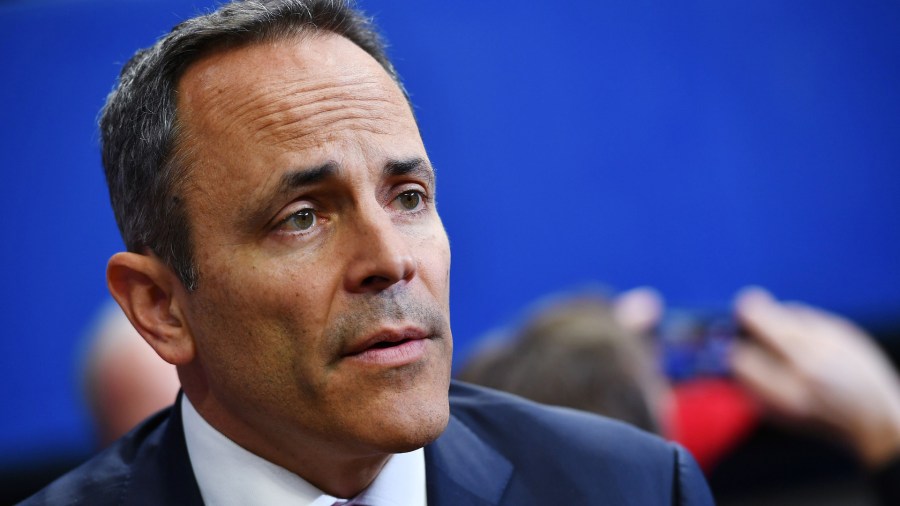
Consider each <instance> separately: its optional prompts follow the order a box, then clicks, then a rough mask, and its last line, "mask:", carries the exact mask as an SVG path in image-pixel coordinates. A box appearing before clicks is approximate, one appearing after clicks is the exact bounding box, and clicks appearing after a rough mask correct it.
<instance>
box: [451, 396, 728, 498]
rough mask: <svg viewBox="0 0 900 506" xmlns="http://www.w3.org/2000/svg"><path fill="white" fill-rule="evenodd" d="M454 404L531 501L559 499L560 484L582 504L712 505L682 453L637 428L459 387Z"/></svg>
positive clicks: (700, 478)
mask: <svg viewBox="0 0 900 506" xmlns="http://www.w3.org/2000/svg"><path fill="white" fill-rule="evenodd" d="M450 402H451V413H452V414H453V416H454V417H455V418H457V419H458V420H459V421H460V422H461V423H462V424H464V425H465V426H466V427H467V428H468V429H469V430H471V431H472V432H473V433H475V434H476V435H477V436H478V437H479V438H480V439H481V440H482V441H484V442H485V444H487V445H489V446H491V447H492V448H494V449H495V450H496V451H498V452H499V453H500V454H502V455H503V456H504V457H505V458H506V459H508V460H509V461H510V462H511V463H512V465H513V466H514V467H515V468H516V474H517V475H518V478H519V482H520V484H521V488H522V489H523V490H527V493H528V494H530V495H532V496H534V495H542V494H548V496H550V497H557V496H558V494H559V493H560V490H559V489H558V486H557V484H559V483H566V484H568V486H570V487H572V489H571V490H572V491H574V492H573V493H574V494H575V495H574V497H575V498H577V500H579V501H580V500H597V499H598V498H603V500H606V501H612V502H613V503H615V504H656V503H659V502H660V501H665V503H666V504H712V499H711V497H710V495H709V491H708V488H707V485H706V481H705V479H704V478H703V476H702V473H701V472H700V470H699V468H698V467H697V465H696V463H695V462H694V460H693V458H692V457H691V456H690V455H689V454H688V453H687V452H686V451H685V450H684V449H683V448H681V447H680V446H678V445H676V444H673V443H670V442H667V441H664V440H663V439H661V438H660V437H658V436H656V435H653V434H650V433H647V432H644V431H642V430H640V429H637V428H635V427H633V426H631V425H628V424H625V423H622V422H619V421H616V420H612V419H609V418H605V417H601V416H597V415H593V414H590V413H585V412H581V411H576V410H572V409H567V408H559V407H551V406H545V405H541V404H537V403H534V402H531V401H528V400H525V399H522V398H520V397H517V396H514V395H510V394H506V393H502V392H497V391H494V390H490V389H486V388H481V387H476V386H473V385H468V384H465V383H459V382H454V383H453V384H452V385H451V389H450ZM541 484H544V485H541ZM515 487H516V485H515V484H513V485H512V488H513V489H514V488H515ZM567 493H568V492H567ZM648 501H649V502H648Z"/></svg>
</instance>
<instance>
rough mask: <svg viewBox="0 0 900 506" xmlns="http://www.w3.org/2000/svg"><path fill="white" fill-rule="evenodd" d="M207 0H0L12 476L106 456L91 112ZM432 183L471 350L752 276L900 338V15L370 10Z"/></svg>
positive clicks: (692, 297) (100, 232)
mask: <svg viewBox="0 0 900 506" xmlns="http://www.w3.org/2000/svg"><path fill="white" fill-rule="evenodd" d="M212 3H213V2H202V1H175V0H168V1H150V0H143V1H141V0H128V1H123V0H102V1H101V0H95V1H87V0H68V1H62V0H59V1H46V0H45V1H30V2H24V1H18V2H16V1H13V2H9V1H7V2H5V3H2V4H0V28H2V29H0V54H2V56H3V63H2V64H3V77H2V79H0V100H2V102H0V103H2V104H3V105H2V106H0V111H2V121H0V139H2V143H3V144H2V147H3V149H2V150H0V167H2V171H3V179H2V184H0V237H2V240H0V244H2V246H0V254H2V257H0V260H2V265H3V270H2V273H3V279H2V281H3V284H2V287H3V288H2V295H0V297H2V299H0V308H2V314H3V325H2V327H0V328H2V330H0V332H2V335H0V394H2V397H0V399H2V405H3V415H2V416H0V464H2V465H19V464H21V463H23V462H27V461H29V460H36V459H40V458H44V457H45V456H47V455H48V454H54V455H59V454H81V453H86V452H87V451H89V449H90V445H91V440H90V437H89V430H88V424H87V421H86V418H85V414H84V411H83V408H82V407H81V404H80V398H79V393H78V384H77V356H78V353H79V350H80V346H81V343H82V341H83V334H84V332H85V329H86V327H87V326H88V324H89V323H90V321H91V319H92V317H93V315H94V314H95V312H96V310H97V309H98V307H99V306H100V304H101V303H102V301H103V300H104V297H105V294H106V288H105V283H104V270H105V265H106V259H107V258H108V257H109V255H110V254H112V253H113V252H115V251H118V250H120V249H121V248H122V246H121V241H120V239H119V237H118V233H117V230H116V227H115V223H114V220H113V217H112V213H111V211H110V209H109V204H108V198H107V193H106V188H105V183H104V180H103V175H102V170H101V167H100V162H99V153H98V140H97V139H98V134H97V133H96V126H95V124H96V117H97V112H98V111H99V109H100V107H101V106H102V104H103V101H104V98H105V96H106V93H107V92H108V91H109V90H110V88H111V86H112V84H113V82H114V79H115V77H116V75H117V74H118V71H119V68H120V67H121V64H122V63H124V62H125V61H126V60H127V59H128V58H129V57H130V55H131V54H132V53H133V51H134V50H135V49H136V48H138V47H143V46H146V45H149V44H151V43H152V42H153V41H154V40H155V38H156V37H157V36H159V35H161V34H162V33H163V32H165V31H166V30H168V29H169V28H170V27H171V26H172V25H174V24H175V23H177V22H178V21H179V20H181V19H183V18H184V17H186V16H188V15H191V14H193V13H195V12H196V11H197V9H198V8H202V7H207V6H209V5H212ZM362 6H363V7H364V8H365V9H366V10H367V11H368V12H370V13H371V14H373V15H374V16H375V17H376V20H377V21H378V22H379V23H380V25H381V26H382V28H383V29H384V31H385V33H386V35H387V38H388V40H389V42H390V43H391V45H392V48H391V55H392V56H393V57H394V59H395V61H396V65H397V67H398V69H399V71H400V73H401V75H402V76H403V77H404V78H405V81H406V83H407V87H408V88H409V90H410V91H411V92H412V97H413V100H414V102H415V103H416V106H417V114H418V116H419V119H420V124H421V128H422V133H423V136H424V138H425V142H426V146H427V147H428V148H429V152H430V156H431V158H432V161H433V162H434V164H435V166H436V167H437V171H438V179H439V194H438V201H439V207H440V210H441V214H442V216H443V218H444V221H445V225H446V228H447V230H448V233H449V235H450V238H451V244H452V248H453V274H452V284H453V286H452V290H451V291H452V301H451V303H452V306H453V327H454V336H455V339H456V342H457V350H456V358H457V361H460V360H461V359H463V358H464V357H465V356H466V354H467V353H469V352H470V351H471V350H472V346H473V344H474V342H475V340H476V339H477V338H478V337H479V336H480V335H482V334H484V333H485V332H486V331H488V330H490V329H492V328H494V327H496V326H498V325H503V324H504V323H506V322H508V321H509V320H510V319H512V318H516V317H517V316H519V315H520V314H521V311H522V308H523V307H525V306H526V305H528V304H529V303H530V302H532V301H533V300H535V299H536V298H538V297H541V296H543V295H544V294H546V293H548V292H556V291H559V290H564V289H571V288H577V287H580V286H583V285H585V284H588V283H594V282H602V283H605V284H607V285H609V286H612V287H615V288H617V289H625V288H630V287H633V286H637V285H642V284H649V285H653V286H656V287H657V288H659V289H660V291H661V292H662V293H663V294H664V295H665V296H666V298H667V299H668V300H669V301H670V303H671V304H673V305H676V306H679V307H718V308H724V307H726V306H727V304H728V301H729V300H730V298H731V297H732V295H733V294H734V292H735V290H737V289H738V288H739V287H741V286H743V285H745V284H748V283H756V284H761V285H764V286H767V287H769V288H771V289H772V290H773V291H774V292H775V293H776V295H778V296H781V297H786V298H796V299H802V300H805V301H808V302H811V303H814V304H817V305H820V306H824V307H826V308H828V309H831V310H835V311H839V312H842V313H844V314H847V315H849V316H851V317H853V318H855V319H857V320H859V321H861V322H862V323H864V324H866V325H868V326H870V327H882V328H883V327H890V328H895V329H896V328H900V311H898V310H900V221H898V217H900V197H898V194H900V172H898V169H900V30H898V29H897V27H898V26H900V3H898V2H896V1H893V0H881V1H856V2H821V1H813V0H798V1H791V2H784V1H780V0H779V1H775V0H759V1H753V2H720V1H715V0H694V1H686V2H678V3H677V5H676V4H673V3H670V2H664V1H658V0H643V1H634V0H629V1H624V0H611V1H603V2H596V1H581V2H560V3H552V2H544V1H537V0H524V1H523V0H519V1H493V2H483V1H475V0H471V1H458V2H422V1H415V0H403V1H400V0H393V1H387V0H368V1H365V0H363V2H362Z"/></svg>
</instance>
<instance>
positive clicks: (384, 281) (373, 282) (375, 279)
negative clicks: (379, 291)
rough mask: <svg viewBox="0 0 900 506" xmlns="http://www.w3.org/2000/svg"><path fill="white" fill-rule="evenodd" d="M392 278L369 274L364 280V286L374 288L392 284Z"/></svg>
mask: <svg viewBox="0 0 900 506" xmlns="http://www.w3.org/2000/svg"><path fill="white" fill-rule="evenodd" d="M390 284H391V280H389V279H388V278H386V277H384V276H369V277H367V278H365V279H363V280H362V286H363V287H364V288H374V287H377V286H380V285H384V286H387V285H390Z"/></svg>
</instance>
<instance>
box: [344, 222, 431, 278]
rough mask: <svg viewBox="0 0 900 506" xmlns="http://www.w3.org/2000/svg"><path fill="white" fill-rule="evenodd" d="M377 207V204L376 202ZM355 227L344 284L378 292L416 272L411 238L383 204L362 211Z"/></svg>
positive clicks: (412, 275)
mask: <svg viewBox="0 0 900 506" xmlns="http://www.w3.org/2000/svg"><path fill="white" fill-rule="evenodd" d="M373 207H374V206H373ZM361 214H362V216H360V217H358V218H357V219H356V220H354V221H355V224H354V226H353V227H352V238H347V239H348V242H347V243H345V244H346V245H347V247H348V248H352V251H351V260H350V264H349V265H348V267H347V273H346V277H345V281H344V282H345V288H346V290H347V291H348V292H351V293H365V292H372V293H377V292H381V291H383V290H386V289H387V288H390V287H391V286H393V285H394V284H396V283H399V282H401V281H410V280H411V279H412V278H413V277H414V276H415V274H416V268H417V265H416V259H415V257H414V256H413V254H412V250H411V249H410V247H409V240H410V238H409V237H408V236H407V235H406V234H404V233H403V231H402V230H400V229H399V228H398V225H397V224H396V223H394V221H393V220H392V219H391V216H390V211H388V210H385V209H383V208H380V207H379V208H377V209H373V210H371V211H368V212H363V213H361Z"/></svg>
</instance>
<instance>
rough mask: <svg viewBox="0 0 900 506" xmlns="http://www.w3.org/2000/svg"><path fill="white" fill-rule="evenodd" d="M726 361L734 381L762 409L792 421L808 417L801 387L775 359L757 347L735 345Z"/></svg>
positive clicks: (805, 392) (807, 405) (807, 404)
mask: <svg viewBox="0 0 900 506" xmlns="http://www.w3.org/2000/svg"><path fill="white" fill-rule="evenodd" d="M729 359H730V362H731V368H732V371H733V373H734V376H735V379H737V380H738V382H739V383H741V384H742V385H743V386H744V387H745V388H746V389H747V390H749V391H750V393H751V394H753V395H754V396H755V397H756V398H758V399H759V400H760V402H762V404H763V405H764V406H765V407H766V408H768V409H769V410H772V411H774V412H776V413H777V414H779V415H782V416H786V417H789V418H793V419H803V418H806V417H807V416H808V415H809V405H810V401H809V399H808V398H807V391H806V388H805V386H804V385H803V383H802V381H801V380H800V378H799V377H797V375H796V374H794V373H793V371H792V370H791V369H790V367H789V366H787V365H786V364H785V362H784V361H783V360H781V359H780V358H779V357H777V356H775V355H773V354H772V353H771V352H770V351H768V350H766V349H765V348H763V347H761V346H759V345H757V344H754V343H749V342H738V343H735V345H734V347H733V348H732V351H731V354H730V355H729Z"/></svg>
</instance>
